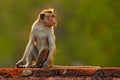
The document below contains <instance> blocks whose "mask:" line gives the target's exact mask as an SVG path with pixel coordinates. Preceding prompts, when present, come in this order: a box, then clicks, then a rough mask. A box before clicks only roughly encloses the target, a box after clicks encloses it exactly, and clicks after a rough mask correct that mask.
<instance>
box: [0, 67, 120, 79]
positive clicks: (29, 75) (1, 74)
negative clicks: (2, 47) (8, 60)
mask: <svg viewBox="0 0 120 80" xmlns="http://www.w3.org/2000/svg"><path fill="white" fill-rule="evenodd" d="M6 79H7V80H46V79H47V80H120V67H106V68H100V67H94V66H93V67H89V66H60V67H54V68H0V80H6Z"/></svg>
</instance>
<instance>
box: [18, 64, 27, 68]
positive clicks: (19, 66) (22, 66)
mask: <svg viewBox="0 0 120 80" xmlns="http://www.w3.org/2000/svg"><path fill="white" fill-rule="evenodd" d="M16 68H27V66H26V65H17V66H16Z"/></svg>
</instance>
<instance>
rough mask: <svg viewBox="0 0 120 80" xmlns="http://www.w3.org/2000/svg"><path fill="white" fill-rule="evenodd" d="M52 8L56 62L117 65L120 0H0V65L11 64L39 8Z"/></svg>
mask: <svg viewBox="0 0 120 80" xmlns="http://www.w3.org/2000/svg"><path fill="white" fill-rule="evenodd" d="M49 7H50V8H51V7H52V8H55V11H56V13H57V20H58V27H57V28H55V33H56V44H57V55H56V59H55V64H57V65H80V66H87V65H89V66H103V67H105V66H120V0H0V67H14V66H15V63H16V62H17V61H18V60H19V59H20V58H21V57H22V55H23V53H24V49H25V47H26V45H27V42H28V38H29V33H30V29H31V25H32V24H33V22H34V21H35V20H36V18H37V16H38V14H39V12H40V11H41V10H42V9H46V8H49Z"/></svg>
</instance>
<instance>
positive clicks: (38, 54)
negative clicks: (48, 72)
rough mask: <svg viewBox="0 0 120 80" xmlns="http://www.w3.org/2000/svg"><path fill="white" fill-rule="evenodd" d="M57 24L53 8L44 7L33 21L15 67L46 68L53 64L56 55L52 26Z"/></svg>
mask: <svg viewBox="0 0 120 80" xmlns="http://www.w3.org/2000/svg"><path fill="white" fill-rule="evenodd" d="M56 26H57V20H56V14H55V12H54V9H53V8H50V9H44V10H42V11H41V12H40V14H39V15H38V18H37V20H36V21H35V22H34V23H33V25H32V28H31V32H30V37H29V41H28V44H27V46H26V49H25V52H24V54H23V57H22V58H21V59H20V60H19V61H18V62H17V63H16V67H17V68H29V67H30V68H42V67H43V68H48V67H52V65H53V64H54V59H55V55H56V44H55V33H54V27H56Z"/></svg>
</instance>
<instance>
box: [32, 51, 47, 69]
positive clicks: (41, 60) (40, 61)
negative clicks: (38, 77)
mask: <svg viewBox="0 0 120 80" xmlns="http://www.w3.org/2000/svg"><path fill="white" fill-rule="evenodd" d="M48 53H49V50H48V49H44V50H42V51H41V52H40V53H39V55H38V57H37V60H36V63H35V64H34V65H33V66H32V67H33V68H41V67H42V66H43V64H44V63H45V61H46V60H47V58H48Z"/></svg>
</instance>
